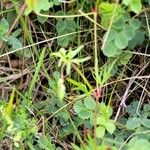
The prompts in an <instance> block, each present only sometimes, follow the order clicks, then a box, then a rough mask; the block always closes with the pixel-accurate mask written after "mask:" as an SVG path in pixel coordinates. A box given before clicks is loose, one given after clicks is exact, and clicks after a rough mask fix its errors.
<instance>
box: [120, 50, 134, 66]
mask: <svg viewBox="0 0 150 150" xmlns="http://www.w3.org/2000/svg"><path fill="white" fill-rule="evenodd" d="M131 57H132V53H127V52H123V53H121V55H120V59H119V60H120V64H122V65H126V64H127V63H128V62H129V60H130V59H131Z"/></svg>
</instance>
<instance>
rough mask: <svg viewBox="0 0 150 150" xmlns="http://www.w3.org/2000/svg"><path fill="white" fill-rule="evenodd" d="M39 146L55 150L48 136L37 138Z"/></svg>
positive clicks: (45, 149) (46, 149) (47, 149)
mask: <svg viewBox="0 0 150 150" xmlns="http://www.w3.org/2000/svg"><path fill="white" fill-rule="evenodd" d="M38 143H39V146H40V148H42V149H44V150H55V146H54V145H53V144H52V143H51V138H50V136H45V135H44V136H42V137H40V138H39V139H38Z"/></svg>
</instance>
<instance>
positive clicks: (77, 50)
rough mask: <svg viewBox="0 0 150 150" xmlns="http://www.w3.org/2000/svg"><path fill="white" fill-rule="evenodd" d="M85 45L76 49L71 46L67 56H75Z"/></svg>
mask: <svg viewBox="0 0 150 150" xmlns="http://www.w3.org/2000/svg"><path fill="white" fill-rule="evenodd" d="M83 47H84V46H83V45H80V46H79V47H77V48H76V49H75V50H72V48H70V49H69V52H68V55H67V56H68V57H69V58H70V59H72V58H74V57H75V56H76V55H77V54H78V53H79V52H80V51H81V50H82V49H83Z"/></svg>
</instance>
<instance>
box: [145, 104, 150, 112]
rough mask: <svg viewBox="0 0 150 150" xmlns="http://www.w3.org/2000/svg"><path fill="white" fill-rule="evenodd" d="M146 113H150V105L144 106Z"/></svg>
mask: <svg viewBox="0 0 150 150" xmlns="http://www.w3.org/2000/svg"><path fill="white" fill-rule="evenodd" d="M144 111H146V112H150V104H145V105H144Z"/></svg>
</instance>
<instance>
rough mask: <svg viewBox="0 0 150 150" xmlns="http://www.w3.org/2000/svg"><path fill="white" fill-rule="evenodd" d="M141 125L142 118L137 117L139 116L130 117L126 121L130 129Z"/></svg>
mask: <svg viewBox="0 0 150 150" xmlns="http://www.w3.org/2000/svg"><path fill="white" fill-rule="evenodd" d="M140 125H141V120H140V118H137V117H134V118H129V119H128V121H127V123H126V127H127V129H128V130H134V129H136V128H137V127H139V126H140Z"/></svg>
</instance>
